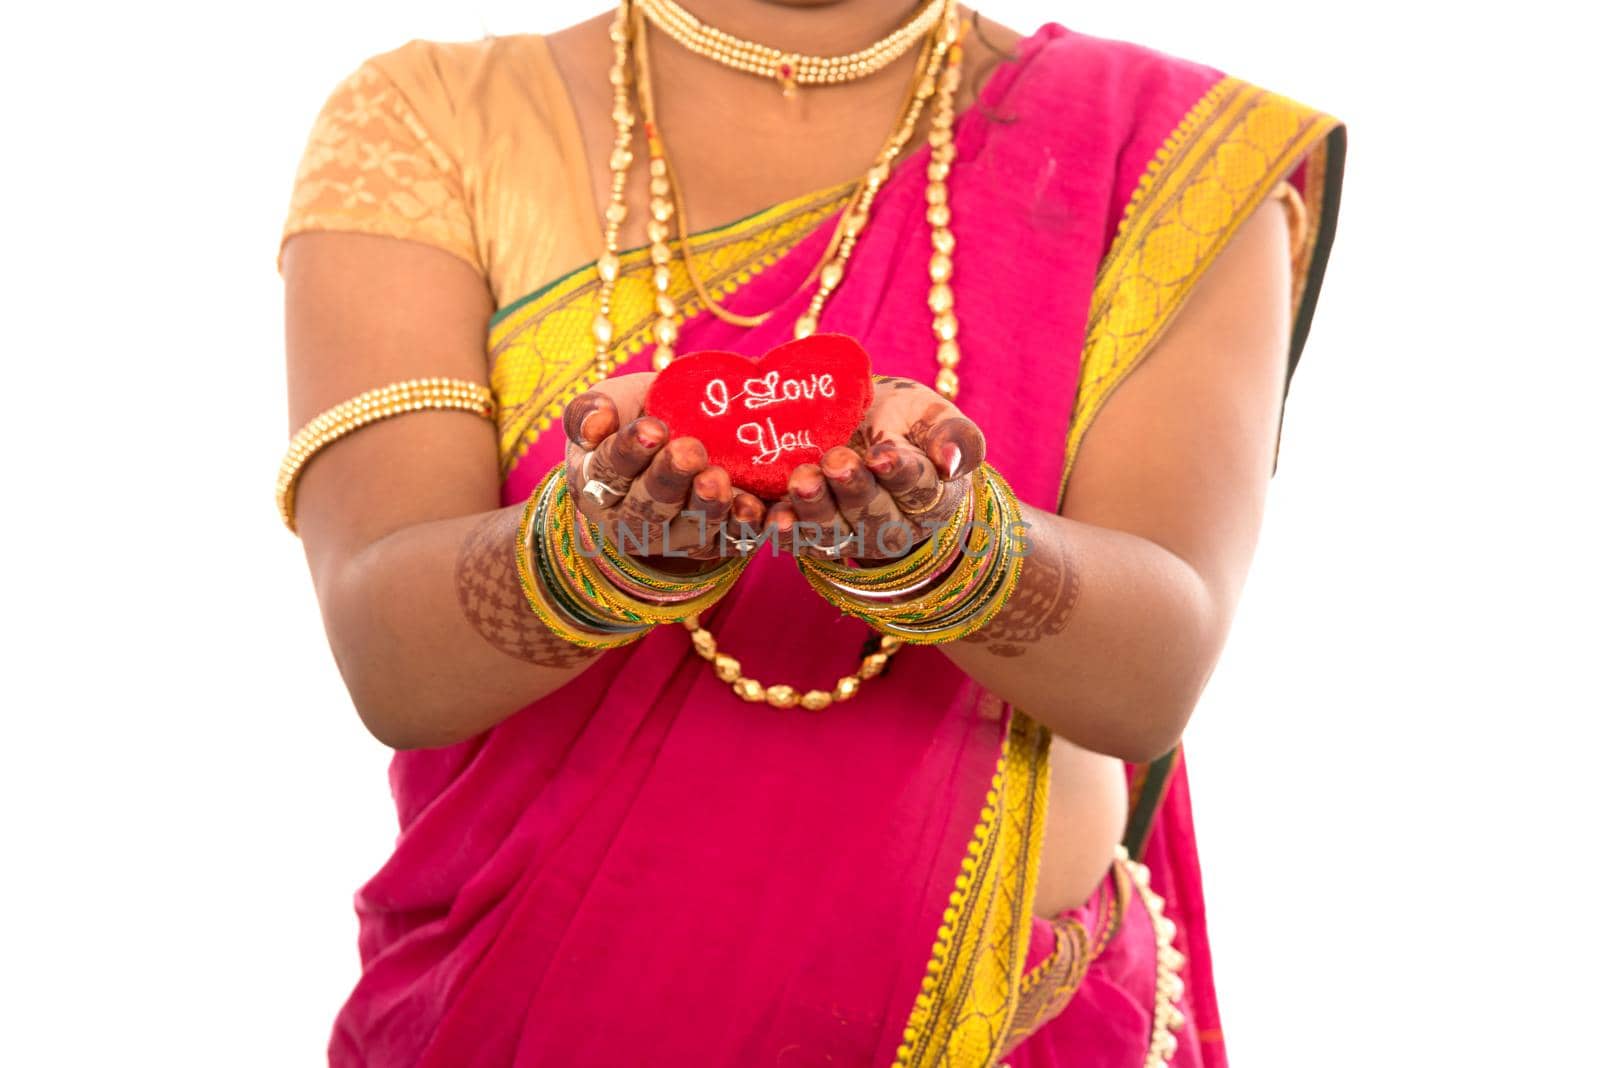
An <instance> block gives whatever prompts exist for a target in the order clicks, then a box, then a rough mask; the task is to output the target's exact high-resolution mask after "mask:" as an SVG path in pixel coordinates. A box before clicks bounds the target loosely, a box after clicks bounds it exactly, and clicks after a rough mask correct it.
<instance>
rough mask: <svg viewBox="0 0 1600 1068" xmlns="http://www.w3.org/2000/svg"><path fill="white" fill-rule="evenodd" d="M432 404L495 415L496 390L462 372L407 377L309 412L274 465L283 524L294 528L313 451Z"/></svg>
mask: <svg viewBox="0 0 1600 1068" xmlns="http://www.w3.org/2000/svg"><path fill="white" fill-rule="evenodd" d="M430 409H431V410H454V411H462V412H471V413H473V414H475V415H480V416H482V417H483V418H485V419H489V420H493V419H494V417H495V401H494V393H493V391H491V390H490V389H489V387H488V386H485V385H483V384H482V383H480V382H471V381H468V380H466V379H464V378H409V379H406V380H405V381H403V382H395V383H392V384H390V385H387V386H380V387H378V388H377V389H369V390H367V391H366V392H365V393H358V394H357V395H356V396H354V397H351V398H350V399H349V400H347V401H345V402H344V403H342V404H336V405H334V406H333V407H332V408H329V409H327V410H326V411H323V412H321V413H319V414H318V415H316V416H315V417H314V418H312V419H311V421H310V422H308V423H306V425H305V426H303V427H301V428H300V429H299V430H298V431H296V432H295V435H294V437H293V438H291V439H290V441H289V448H288V451H287V452H285V453H284V457H283V462H282V463H281V464H279V465H278V484H277V493H276V497H277V503H278V515H279V517H280V518H281V519H282V520H283V524H284V526H286V527H288V528H289V529H290V530H291V531H293V530H294V529H295V525H294V491H295V486H296V484H297V483H298V482H299V480H300V473H301V472H302V471H303V470H305V466H306V464H308V463H310V462H311V458H312V457H313V456H315V455H316V454H317V453H319V452H321V451H322V450H323V449H325V448H327V447H328V446H329V445H332V444H333V443H334V442H335V441H338V440H339V439H340V438H342V437H344V436H345V435H346V434H350V433H352V432H354V431H357V430H360V429H361V428H362V427H364V426H368V425H369V424H372V423H376V422H377V421H378V420H380V419H387V418H389V417H390V416H394V415H403V414H404V413H406V412H420V411H427V410H430Z"/></svg>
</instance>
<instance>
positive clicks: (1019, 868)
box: [895, 77, 1343, 1068]
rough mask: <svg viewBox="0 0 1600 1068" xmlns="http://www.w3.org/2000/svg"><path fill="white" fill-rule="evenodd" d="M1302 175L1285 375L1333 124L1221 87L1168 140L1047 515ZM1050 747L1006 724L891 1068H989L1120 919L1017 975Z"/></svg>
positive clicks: (1062, 936)
mask: <svg viewBox="0 0 1600 1068" xmlns="http://www.w3.org/2000/svg"><path fill="white" fill-rule="evenodd" d="M1302 160H1303V161H1304V162H1305V163H1306V168H1307V169H1306V180H1305V188H1304V190H1303V192H1302V198H1303V199H1304V200H1305V202H1306V208H1307V212H1306V214H1307V226H1308V232H1307V235H1306V238H1305V240H1304V243H1303V245H1302V247H1301V251H1300V253H1299V254H1298V255H1297V256H1296V260H1295V263H1294V266H1293V269H1294V289H1293V297H1294V302H1295V322H1296V328H1295V336H1294V338H1293V341H1292V349H1291V353H1290V371H1291V374H1292V371H1293V367H1294V363H1295V360H1296V358H1297V357H1298V355H1299V349H1300V346H1301V345H1302V344H1303V343H1304V339H1305V328H1306V327H1307V326H1308V325H1309V315H1310V311H1311V308H1312V306H1313V304H1314V301H1315V296H1316V291H1317V288H1318V286H1319V284H1320V281H1321V270H1322V265H1323V263H1324V262H1325V260H1326V256H1327V252H1328V247H1329V243H1330V242H1331V239H1332V221H1333V217H1334V214H1335V212H1336V210H1337V194H1338V178H1339V173H1340V172H1339V168H1340V167H1341V166H1342V161H1343V138H1342V125H1341V124H1340V123H1339V121H1338V120H1337V119H1334V118H1332V117H1331V116H1328V115H1324V114H1321V113H1319V112H1316V111H1314V110H1312V109H1310V108H1307V107H1305V106H1303V105H1301V104H1298V103H1296V102H1294V101H1292V100H1289V99H1288V98H1286V97H1283V96H1279V95H1277V94H1275V93H1271V92H1268V91H1267V90H1264V89H1260V88H1258V87H1256V86H1252V85H1250V84H1248V83H1246V82H1243V81H1241V80H1239V79H1237V78H1232V77H1224V78H1222V79H1221V80H1219V81H1218V82H1217V83H1216V84H1215V85H1214V86H1212V88H1211V89H1210V90H1209V91H1208V92H1207V93H1206V94H1205V96H1203V97H1202V98H1201V99H1200V100H1199V102H1197V103H1196V104H1195V105H1194V106H1193V107H1192V108H1191V109H1190V110H1189V112H1188V113H1187V114H1186V115H1185V116H1184V118H1183V120H1182V121H1181V122H1180V123H1179V124H1178V126H1177V127H1176V128H1175V129H1174V130H1173V132H1172V133H1171V134H1170V135H1169V136H1168V137H1167V138H1166V140H1165V142H1164V143H1163V145H1162V147H1161V148H1160V150H1159V151H1158V152H1157V153H1156V155H1155V157H1154V158H1153V159H1152V160H1151V162H1150V165H1149V167H1148V168H1147V169H1146V171H1145V173H1144V175H1143V176H1142V177H1141V179H1140V182H1139V185H1138V186H1137V188H1136V189H1135V191H1134V193H1133V194H1132V196H1130V198H1129V201H1128V204H1127V207H1126V208H1125V210H1124V212H1123V216H1122V218H1121V220H1120V221H1119V225H1118V228H1117V234H1116V237H1115V238H1114V239H1113V241H1112V245H1111V248H1110V250H1109V251H1108V252H1107V254H1106V257H1105V259H1104V260H1103V261H1102V263H1101V267H1100V270H1099V272H1098V274H1097V276H1096V279H1095V286H1094V291H1093V293H1092V295H1091V298H1090V308H1089V317H1088V323H1087V327H1086V330H1085V342H1084V350H1083V356H1082V363H1081V370H1080V375H1079V385H1078V394H1077V398H1076V400H1075V404H1074V410H1073V419H1072V425H1071V429H1070V430H1069V432H1068V437H1067V442H1066V450H1065V451H1066V456H1065V462H1064V464H1063V467H1062V474H1061V483H1060V495H1059V498H1058V502H1057V507H1058V510H1059V508H1060V506H1061V505H1062V504H1064V503H1065V500H1066V487H1067V478H1068V476H1069V475H1070V473H1071V470H1072V466H1073V464H1074V462H1075V461H1076V459H1077V455H1078V451H1079V448H1080V447H1081V445H1082V443H1083V439H1084V435H1085V434H1086V433H1087V431H1088V429H1089V427H1090V426H1091V425H1092V424H1093V422H1094V419H1095V416H1096V415H1097V414H1098V413H1099V412H1100V410H1101V408H1102V407H1103V406H1104V405H1105V402H1106V400H1107V399H1108V398H1109V397H1110V396H1111V394H1112V393H1113V392H1114V391H1115V390H1116V388H1117V386H1119V385H1120V384H1121V383H1122V382H1123V381H1125V380H1126V378H1127V376H1128V374H1129V373H1131V372H1132V371H1133V369H1134V368H1135V367H1137V366H1138V364H1139V363H1140V361H1142V360H1143V359H1144V357H1145V356H1146V355H1148V353H1149V352H1150V350H1151V349H1152V347H1153V346H1154V345H1155V343H1156V342H1157V341H1158V340H1160V338H1161V336H1162V334H1163V333H1164V332H1165V330H1166V328H1167V327H1168V326H1169V325H1170V324H1171V322H1172V320H1173V318H1174V316H1175V315H1176V313H1177V311H1178V309H1179V308H1181V307H1182V305H1183V303H1184V300H1185V299H1186V298H1187V297H1188V295H1189V293H1190V292H1191V291H1192V290H1193V288H1194V285H1195V284H1196V282H1197V281H1198V280H1199V278H1200V277H1201V276H1202V275H1203V274H1204V273H1205V271H1206V269H1207V268H1208V267H1209V266H1210V265H1211V264H1212V263H1213V262H1214V261H1215V260H1216V258H1217V256H1218V255H1219V254H1220V252H1221V250H1222V249H1223V247H1224V246H1225V245H1226V244H1227V242H1228V240H1229V239H1230V238H1231V237H1232V236H1233V235H1234V233H1235V232H1237V230H1238V228H1239V226H1240V225H1242V223H1243V222H1244V220H1245V219H1247V218H1249V216H1250V213H1251V212H1252V211H1253V210H1254V209H1255V208H1256V206H1257V205H1259V204H1260V203H1261V201H1262V200H1264V199H1265V198H1266V197H1267V195H1268V194H1269V193H1270V191H1271V190H1272V189H1273V188H1274V187H1275V186H1276V184H1277V182H1278V181H1280V180H1281V179H1282V178H1284V177H1285V176H1287V175H1288V174H1290V173H1292V172H1293V170H1294V168H1295V167H1296V166H1297V165H1298V164H1299V163H1300V162H1301V161H1302ZM1049 747H1050V735H1049V732H1048V731H1046V730H1044V729H1043V728H1041V727H1039V726H1037V725H1036V724H1034V723H1032V721H1030V720H1029V719H1028V718H1027V717H1026V716H1025V715H1024V714H1023V713H1021V712H1020V711H1015V712H1013V717H1012V724H1011V729H1010V733H1009V735H1008V738H1007V742H1006V745H1005V748H1004V751H1003V753H1002V755H1001V758H1000V762H999V767H998V769H997V771H996V773H995V779H994V784H993V787H992V788H991V790H990V792H989V795H988V798H987V803H986V807H985V808H984V810H983V813H982V818H981V819H980V821H979V823H978V826H977V829H976V831H975V832H974V834H973V838H972V840H971V842H970V843H969V845H968V855H967V857H965V858H964V859H963V861H962V869H961V874H960V875H959V876H957V879H956V887H955V890H954V891H952V893H951V895H950V905H949V907H948V908H947V909H946V910H945V914H944V919H943V924H942V925H941V926H940V928H939V933H938V938H937V940H936V942H935V943H934V947H933V955H932V958H931V959H930V960H929V962H928V967H927V970H926V972H925V973H924V976H923V980H922V988H921V991H920V992H919V993H918V995H917V998H916V1001H915V1004H914V1007H913V1009H912V1012H911V1016H910V1019H909V1022H908V1024H907V1026H906V1029H905V1033H904V1037H903V1041H902V1044H901V1046H900V1048H899V1050H898V1051H897V1054H896V1059H895V1066H896V1068H932V1066H934V1065H941V1066H948V1068H969V1066H970V1068H977V1066H987V1065H990V1064H993V1063H994V1061H995V1060H996V1059H997V1058H998V1057H999V1056H1000V1055H1001V1053H1002V1052H1003V1051H1009V1050H1010V1049H1012V1048H1014V1047H1015V1046H1016V1045H1017V1044H1019V1043H1020V1042H1022V1041H1023V1040H1024V1039H1026V1038H1027V1037H1028V1036H1029V1035H1030V1034H1032V1033H1033V1032H1034V1031H1036V1030H1038V1029H1039V1028H1040V1027H1042V1026H1044V1025H1045V1024H1046V1023H1048V1022H1049V1021H1050V1020H1051V1019H1054V1018H1055V1017H1056V1016H1057V1015H1059V1014H1060V1012H1061V1011H1062V1010H1063V1009H1065V1008H1066V1006H1067V1004H1068V1002H1069V1001H1070V1000H1071V998H1072V996H1073V994H1075V993H1076V991H1077V989H1078V986H1079V984H1080V983H1081V982H1082V979H1083V976H1084V973H1085V972H1087V970H1088V967H1089V965H1090V964H1091V963H1092V962H1093V960H1094V958H1095V957H1096V956H1098V955H1099V953H1100V952H1101V951H1102V950H1104V948H1105V946H1106V944H1107V943H1108V942H1109V940H1110V938H1111V937H1112V935H1113V934H1114V933H1115V931H1116V929H1117V926H1119V925H1120V919H1121V913H1122V907H1121V906H1120V905H1117V906H1116V907H1115V908H1114V909H1113V910H1112V911H1113V915H1114V922H1111V923H1108V924H1106V925H1103V926H1102V927H1101V928H1100V929H1099V930H1097V931H1096V932H1089V931H1086V930H1084V929H1083V927H1082V925H1081V924H1072V923H1070V922H1062V923H1058V924H1056V929H1055V935H1056V945H1055V948H1054V950H1053V952H1051V953H1050V954H1049V955H1048V956H1047V957H1046V958H1045V959H1044V960H1043V961H1041V962H1040V963H1039V964H1037V965H1035V966H1034V967H1033V968H1030V969H1026V971H1024V964H1025V958H1026V954H1027V949H1028V942H1029V938H1030V936H1031V930H1032V927H1031V925H1032V917H1033V900H1034V893H1035V889H1036V886H1037V875H1038V861H1039V846H1040V834H1041V831H1042V824H1043V816H1044V805H1045V803H1046V801H1047V799H1048V791H1049V770H1050V769H1049ZM1142 792H1143V791H1141V793H1142ZM997 854H998V856H997ZM1119 879H1120V876H1119ZM1118 887H1119V889H1118V893H1120V894H1121V895H1122V897H1121V900H1122V901H1125V900H1126V887H1125V886H1123V885H1122V884H1121V883H1120V881H1119V882H1118Z"/></svg>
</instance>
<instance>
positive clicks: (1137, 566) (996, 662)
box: [941, 507, 1227, 761]
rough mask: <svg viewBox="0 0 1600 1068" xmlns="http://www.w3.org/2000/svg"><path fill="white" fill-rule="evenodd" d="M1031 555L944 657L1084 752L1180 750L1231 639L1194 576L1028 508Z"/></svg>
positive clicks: (1185, 567) (1138, 755) (1093, 530)
mask: <svg viewBox="0 0 1600 1068" xmlns="http://www.w3.org/2000/svg"><path fill="white" fill-rule="evenodd" d="M1023 512H1024V518H1025V519H1026V520H1027V522H1028V523H1029V527H1028V529H1027V546H1028V555H1027V557H1026V560H1025V562H1024V564H1023V569H1022V576H1021V578H1020V580H1019V582H1018V586H1017V589H1016V591H1015V592H1014V593H1013V594H1012V596H1011V598H1010V600H1009V601H1007V603H1006V606H1005V608H1003V609H1002V610H1001V612H1000V614H999V615H998V616H996V617H995V619H994V620H993V621H991V622H990V623H989V624H988V625H987V626H985V627H984V628H983V629H982V630H980V631H978V632H977V633H976V634H974V635H972V636H970V637H969V638H967V639H966V640H964V641H959V642H953V643H951V644H949V645H945V646H941V648H942V649H943V650H944V651H945V653H946V654H947V655H948V656H949V657H950V659H951V660H953V661H955V662H956V663H957V664H958V665H960V667H961V668H962V669H963V670H964V671H966V672H967V673H968V674H969V675H971V676H972V677H973V678H974V679H975V680H977V681H978V682H979V683H980V684H981V685H983V686H984V687H985V688H986V689H988V690H990V691H992V692H993V693H995V694H996V695H998V696H999V697H1001V698H1002V699H1004V700H1006V701H1007V702H1009V703H1011V704H1015V705H1016V706H1017V707H1019V708H1021V709H1023V710H1025V711H1026V712H1027V713H1028V715H1029V716H1031V717H1033V718H1034V719H1035V720H1037V721H1038V722H1040V723H1042V724H1044V725H1045V726H1047V727H1049V728H1050V729H1051V730H1052V731H1054V732H1055V733H1057V734H1059V735H1061V736H1062V737H1064V738H1066V739H1067V740H1069V741H1071V742H1073V743H1075V744H1077V745H1080V746H1082V747H1084V748H1086V749H1091V750H1094V751H1096V752H1100V753H1106V754H1109V755H1112V756H1117V757H1121V758H1123V759H1125V760H1135V761H1143V760H1149V759H1152V758H1154V757H1156V756H1159V755H1160V754H1161V753H1163V752H1165V751H1167V750H1168V749H1170V748H1171V747H1172V746H1173V745H1174V744H1176V743H1177V741H1178V738H1179V736H1180V735H1181V734H1182V732H1183V727H1184V724H1185V723H1186V722H1187V721H1188V718H1189V714H1190V712H1192V711H1193V709H1194V705H1195V702H1196V701H1197V700H1198V699H1199V696H1200V692H1201V690H1202V689H1203V688H1204V686H1205V683H1206V680H1207V679H1208V678H1209V677H1210V675H1211V670H1212V668H1213V666H1214V665H1215V663H1216V659H1217V656H1218V654H1219V653H1220V651H1221V648H1222V642H1223V639H1224V637H1225V636H1226V630H1227V616H1226V613H1224V612H1222V611H1220V610H1219V607H1218V605H1217V603H1216V598H1215V597H1214V596H1213V595H1212V593H1211V592H1210V591H1209V590H1208V589H1207V586H1206V584H1205V582H1204V580H1203V579H1202V578H1201V576H1200V575H1199V574H1198V573H1197V572H1196V571H1195V569H1194V568H1193V567H1191V566H1190V565H1189V564H1188V563H1186V562H1185V561H1184V560H1182V559H1181V558H1180V557H1178V556H1177V555H1175V554H1174V553H1171V552H1169V551H1168V550H1166V549H1164V548H1162V547H1161V546H1159V545H1157V544H1155V543H1154V542H1152V541H1149V540H1147V539H1145V538H1141V537H1138V536H1136V535H1133V534H1128V533H1125V532H1123V531H1118V530H1111V529H1108V528H1105V527H1097V526H1092V525H1090V524H1087V523H1082V522H1077V521H1074V520H1071V519H1067V518H1064V517H1062V516H1057V515H1052V514H1049V513H1046V512H1042V511H1039V510H1038V509H1033V508H1026V507H1025V508H1024V510H1023Z"/></svg>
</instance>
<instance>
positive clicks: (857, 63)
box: [637, 0, 942, 96]
mask: <svg viewBox="0 0 1600 1068" xmlns="http://www.w3.org/2000/svg"><path fill="white" fill-rule="evenodd" d="M637 2H638V4H639V9H640V11H641V12H642V13H643V14H644V16H645V18H647V19H649V20H650V23H651V25H653V26H655V27H656V28H657V29H659V30H660V31H661V32H662V33H664V34H666V35H667V36H668V37H670V38H672V39H673V40H674V41H676V42H678V44H680V45H682V46H683V47H684V48H686V49H688V50H689V51H690V52H693V53H694V54H695V55H697V56H702V57H704V58H706V59H709V60H712V61H713V62H716V63H720V64H721V65H722V66H724V67H731V68H733V69H734V70H740V71H744V72H745V73H747V74H754V75H756V76H757V77H760V78H771V79H772V80H773V81H776V82H777V83H778V84H779V85H780V86H781V87H782V88H783V95H784V96H793V95H794V91H795V86H797V85H838V84H840V83H841V82H849V81H855V80H856V79H857V78H865V77H868V76H869V75H872V74H876V73H877V72H878V71H880V70H882V69H883V68H885V67H887V66H888V65H889V64H891V63H893V62H894V61H895V60H897V59H899V58H900V57H901V56H903V55H905V54H906V52H907V51H908V50H910V48H911V46H912V45H914V44H915V43H916V41H917V38H919V37H921V36H922V35H923V34H925V33H927V32H928V31H929V30H931V29H932V28H933V25H934V23H935V22H936V21H938V18H939V12H940V8H941V7H942V3H941V0H927V2H926V3H924V4H923V5H922V7H921V8H920V9H919V10H918V11H917V13H916V14H915V15H913V16H912V17H911V18H910V19H909V20H907V21H906V22H905V23H903V24H902V25H901V26H900V27H899V28H898V29H896V30H894V31H892V32H891V33H889V35H888V36H886V37H883V38H880V39H879V40H877V41H874V42H873V43H872V44H870V45H868V46H867V47H866V48H863V49H860V50H859V51H856V52H850V53H848V54H846V55H841V56H808V55H804V54H802V53H798V52H785V51H783V50H782V49H778V48H772V47H770V46H768V45H764V44H757V43H756V42H755V41H746V40H744V39H742V38H739V37H735V36H733V35H732V34H731V33H724V32H723V31H721V30H719V29H717V28H715V27H714V26H707V25H706V24H705V23H703V22H701V21H700V20H699V19H697V18H695V17H694V16H693V15H691V14H690V13H689V12H687V11H685V10H684V9H683V8H682V7H680V6H679V5H678V4H677V3H675V2H674V0H637Z"/></svg>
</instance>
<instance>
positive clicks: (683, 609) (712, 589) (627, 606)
mask: <svg viewBox="0 0 1600 1068" xmlns="http://www.w3.org/2000/svg"><path fill="white" fill-rule="evenodd" d="M552 506H553V507H554V508H555V509H556V512H557V514H556V516H555V517H554V518H553V519H552V531H551V533H552V535H553V536H554V539H555V548H556V556H557V559H558V561H559V563H560V566H561V567H562V569H563V570H564V571H565V574H566V577H567V579H568V580H569V581H570V582H572V583H574V584H575V586H576V590H577V592H578V594H579V596H580V597H582V599H583V600H584V601H585V602H587V603H588V604H590V605H591V606H592V607H593V608H595V609H596V610H597V611H598V613H599V614H601V615H604V616H610V617H615V618H617V619H620V620H626V621H627V622H630V623H632V622H645V623H652V624H654V623H677V622H680V621H681V620H684V619H687V618H688V617H689V616H692V615H695V614H697V613H699V612H703V611H705V610H706V609H708V608H710V607H711V606H712V605H714V604H716V603H717V601H719V600H721V599H722V596H723V594H725V593H727V592H728V589H729V588H730V587H731V586H732V585H733V582H734V580H735V579H737V578H738V577H739V575H740V573H741V572H742V571H743V570H744V567H743V561H742V560H740V561H737V562H736V566H734V567H731V568H727V569H725V570H723V571H721V572H719V573H718V574H717V577H716V578H715V579H714V580H713V581H710V582H709V585H708V588H707V589H706V591H705V592H704V593H702V594H701V595H700V596H698V597H694V598H691V599H689V600H685V601H678V602H675V603H670V604H653V603H651V602H649V601H643V600H640V599H638V598H636V597H632V596H630V595H629V594H627V593H626V592H624V591H623V590H621V589H619V588H618V587H617V586H616V584H614V583H613V582H611V581H610V580H609V579H608V578H606V576H605V575H604V574H602V573H601V572H600V570H599V569H598V568H597V567H595V565H594V561H592V560H589V559H587V558H586V557H585V556H584V555H583V553H582V552H580V551H579V547H578V543H577V537H576V534H575V531H574V529H573V525H574V523H575V522H576V521H577V520H579V519H581V517H580V516H578V515H577V511H576V509H574V508H573V507H572V504H571V498H570V496H569V495H568V493H567V487H566V484H565V483H564V482H563V483H562V484H561V485H560V486H559V487H557V489H556V491H555V499H554V501H553V502H552ZM701 584H702V585H706V584H707V583H706V580H701Z"/></svg>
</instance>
